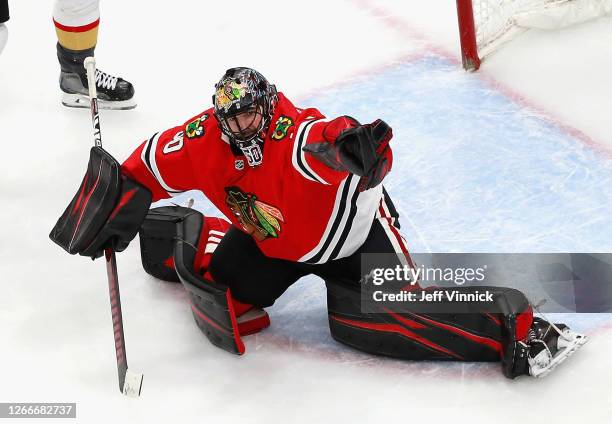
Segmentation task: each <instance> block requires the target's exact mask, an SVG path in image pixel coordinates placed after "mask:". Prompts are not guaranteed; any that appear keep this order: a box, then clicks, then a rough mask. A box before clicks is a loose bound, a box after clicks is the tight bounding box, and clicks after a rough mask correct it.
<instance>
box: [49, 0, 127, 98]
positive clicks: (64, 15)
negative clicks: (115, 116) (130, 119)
mask: <svg viewBox="0 0 612 424" xmlns="http://www.w3.org/2000/svg"><path fill="white" fill-rule="evenodd" d="M53 22H54V24H55V31H56V33H57V40H58V43H57V57H58V60H59V63H60V88H61V90H62V92H63V98H62V104H64V105H65V106H70V107H83V108H88V107H89V99H88V91H87V75H86V73H85V69H84V68H83V61H84V60H85V58H86V57H88V56H93V55H94V50H95V47H96V43H97V41H98V26H99V23H100V9H99V0H56V1H55V6H54V9H53ZM96 88H97V91H98V103H99V105H100V108H103V109H132V108H134V107H135V106H136V103H135V101H134V87H133V86H132V84H130V83H129V82H128V81H126V80H124V79H122V78H119V77H114V76H112V75H109V74H107V73H105V72H102V71H100V70H97V69H96Z"/></svg>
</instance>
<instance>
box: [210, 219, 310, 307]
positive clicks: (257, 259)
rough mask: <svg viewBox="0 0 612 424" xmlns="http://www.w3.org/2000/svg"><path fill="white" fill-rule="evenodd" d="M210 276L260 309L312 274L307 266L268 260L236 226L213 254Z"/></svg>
mask: <svg viewBox="0 0 612 424" xmlns="http://www.w3.org/2000/svg"><path fill="white" fill-rule="evenodd" d="M209 270H210V273H211V275H212V277H213V278H214V280H215V281H217V282H220V283H222V284H225V285H227V286H228V287H230V289H231V291H232V296H233V297H234V298H235V299H237V300H239V301H241V302H244V303H248V304H252V305H256V306H258V307H260V308H264V307H267V306H271V305H272V304H274V301H276V299H278V298H279V297H280V296H281V295H282V294H283V293H284V292H285V290H287V288H288V287H289V286H290V285H291V284H293V283H295V282H296V281H297V280H298V279H300V278H301V277H303V276H304V275H306V274H308V273H309V272H308V270H307V269H306V267H305V266H304V265H303V264H300V263H297V262H290V261H286V260H282V259H275V258H269V257H266V256H265V255H264V254H263V253H262V252H261V250H259V248H258V247H257V243H256V242H255V241H254V240H253V237H251V236H250V235H248V234H246V233H244V232H243V231H240V230H239V229H238V228H236V227H234V226H232V227H231V228H230V229H229V230H228V231H227V233H226V234H225V236H224V237H223V240H222V241H221V243H219V245H218V246H217V248H216V250H215V253H214V254H213V257H212V260H211V262H210V269H209Z"/></svg>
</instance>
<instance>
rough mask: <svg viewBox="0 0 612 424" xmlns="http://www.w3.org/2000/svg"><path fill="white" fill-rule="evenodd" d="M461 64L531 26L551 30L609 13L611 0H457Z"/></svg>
mask: <svg viewBox="0 0 612 424" xmlns="http://www.w3.org/2000/svg"><path fill="white" fill-rule="evenodd" d="M456 1H457V17H458V20H459V37H460V41H461V58H462V61H463V67H464V68H465V69H467V70H471V71H475V70H477V69H478V68H479V67H480V63H481V61H482V60H484V59H485V58H486V57H487V56H489V55H491V54H492V53H494V52H495V51H496V50H498V49H499V47H500V46H502V45H503V44H505V43H507V42H508V41H510V40H511V39H513V38H514V37H515V36H516V35H518V34H520V33H521V32H524V31H527V30H529V29H531V28H538V29H546V30H553V29H559V28H564V27H567V26H570V25H575V24H578V23H581V22H585V21H588V20H591V19H595V18H598V17H601V16H605V15H611V14H612V0H456Z"/></svg>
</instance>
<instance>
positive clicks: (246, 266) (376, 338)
mask: <svg viewBox="0 0 612 424" xmlns="http://www.w3.org/2000/svg"><path fill="white" fill-rule="evenodd" d="M398 247H399V248H398ZM398 251H399V252H398ZM363 253H391V254H395V255H396V257H397V262H396V264H398V265H404V264H406V263H408V264H409V265H410V266H413V264H412V260H411V258H410V255H409V254H408V251H407V249H406V247H405V243H404V241H403V239H402V238H401V237H400V236H399V232H398V229H397V228H395V226H394V225H392V223H391V221H390V220H388V219H384V218H376V219H375V220H374V223H373V225H372V227H371V230H370V233H369V235H368V237H367V239H366V241H365V242H364V244H363V245H362V246H361V247H360V248H359V249H358V250H357V251H356V252H355V253H354V254H352V255H351V256H349V257H346V258H341V259H338V260H334V261H329V262H327V263H324V264H319V265H312V264H306V263H300V262H291V261H286V260H282V259H274V258H268V257H266V256H264V255H263V253H261V251H260V250H259V248H258V247H257V244H256V243H255V241H254V240H253V239H252V237H251V236H249V235H247V234H245V233H243V232H242V231H240V230H239V229H237V228H236V227H233V226H232V227H231V228H230V229H229V230H228V231H227V233H226V234H225V236H224V237H223V239H222V240H221V241H220V243H219V244H218V246H217V247H216V250H215V251H214V253H213V255H212V259H211V260H210V267H209V272H210V274H211V275H212V277H213V278H214V279H215V281H217V282H220V283H223V284H225V285H227V286H228V287H229V288H230V290H231V292H232V297H233V298H235V299H237V300H238V301H240V302H244V303H248V304H253V305H256V306H259V307H267V306H270V305H272V304H273V303H274V301H275V300H276V299H278V298H279V297H280V296H281V295H282V294H283V293H284V292H285V290H287V288H288V287H289V286H291V285H292V284H293V283H295V282H296V281H297V280H298V279H300V278H301V277H303V276H306V275H309V274H314V275H317V276H319V277H321V278H322V279H323V280H324V281H325V283H326V286H327V303H328V313H329V326H330V330H331V334H332V336H333V337H334V339H336V340H337V341H339V342H342V343H344V344H347V345H350V346H352V347H354V348H356V349H359V350H363V351H367V352H370V353H374V354H381V355H387V356H393V357H398V358H405V359H417V360H431V359H450V360H466V361H499V360H500V359H502V358H503V357H504V356H506V357H508V356H512V355H511V354H510V355H508V352H507V350H508V348H509V347H510V346H513V345H514V342H515V341H517V340H523V339H525V337H526V336H527V332H528V330H529V328H530V326H531V323H532V320H533V316H532V310H531V306H530V305H529V303H528V301H527V299H526V298H525V296H524V295H523V294H522V293H521V292H519V291H517V290H514V289H509V288H500V287H487V289H489V290H491V291H493V292H494V296H495V297H496V299H497V301H498V302H499V303H501V304H503V305H505V308H506V309H505V311H504V312H503V313H483V312H479V311H478V310H477V309H476V307H474V309H473V310H474V312H470V313H460V314H450V313H448V314H447V313H444V314H442V313H435V314H429V313H428V314H423V313H405V312H403V313H394V312H391V311H389V312H388V313H364V312H362V310H361V303H360V300H361V298H360V288H361V287H360V281H361V275H362V270H361V254H363ZM389 265H390V264H388V263H386V264H385V266H389ZM476 289H482V287H462V288H457V290H463V291H466V292H469V291H470V290H476Z"/></svg>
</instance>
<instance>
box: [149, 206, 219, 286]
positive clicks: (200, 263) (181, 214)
mask: <svg viewBox="0 0 612 424" xmlns="http://www.w3.org/2000/svg"><path fill="white" fill-rule="evenodd" d="M191 214H197V215H198V216H199V217H201V218H200V219H201V220H202V225H201V229H200V230H199V231H200V233H199V234H198V235H197V236H195V237H194V240H196V245H194V246H193V248H194V249H196V250H197V254H196V257H195V260H194V263H193V267H194V270H195V271H196V272H197V273H199V274H202V275H203V274H204V273H206V270H207V269H208V265H209V262H210V259H211V256H212V253H213V252H214V251H215V249H216V247H217V245H218V244H219V242H221V239H222V238H223V236H224V234H225V232H226V231H227V229H228V228H229V227H230V224H229V222H227V221H225V220H224V219H221V218H215V217H205V216H203V215H202V214H200V213H199V212H197V211H195V210H193V209H189V208H184V207H181V206H164V207H160V208H154V209H151V210H150V211H149V213H148V214H147V217H146V218H145V221H144V222H143V224H142V226H141V228H140V233H139V235H140V257H141V260H142V266H143V268H144V270H145V271H146V272H147V273H148V274H149V275H152V276H153V277H155V278H159V279H161V280H165V281H173V282H179V277H178V275H177V274H176V270H175V266H174V257H173V255H174V246H175V240H176V237H177V229H176V225H177V223H179V222H181V221H183V220H184V219H185V217H187V216H188V215H191Z"/></svg>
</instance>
